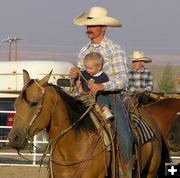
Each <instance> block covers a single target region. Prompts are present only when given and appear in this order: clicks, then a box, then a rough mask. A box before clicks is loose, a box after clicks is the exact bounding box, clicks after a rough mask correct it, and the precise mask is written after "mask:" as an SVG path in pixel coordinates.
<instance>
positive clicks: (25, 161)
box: [0, 111, 180, 166]
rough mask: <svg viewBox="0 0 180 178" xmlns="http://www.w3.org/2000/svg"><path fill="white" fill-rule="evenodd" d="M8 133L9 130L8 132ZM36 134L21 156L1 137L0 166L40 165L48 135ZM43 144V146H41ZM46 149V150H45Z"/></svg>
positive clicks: (178, 159) (175, 160)
mask: <svg viewBox="0 0 180 178" xmlns="http://www.w3.org/2000/svg"><path fill="white" fill-rule="evenodd" d="M2 112H12V111H0V113H2ZM10 128H11V126H0V130H1V129H8V130H9V129H10ZM6 133H7V132H6ZM41 134H42V135H36V136H34V139H33V147H32V145H31V144H28V146H27V147H26V149H25V150H24V151H23V152H22V153H21V156H20V155H18V153H17V151H16V150H15V149H13V148H12V147H11V146H10V145H8V143H9V141H8V139H7V135H6V138H4V139H0V144H2V147H1V148H0V166H2V165H3V166H4V165H11V166H39V165H40V164H41V161H42V160H41V158H42V156H43V154H42V153H39V151H42V150H40V149H39V147H40V148H41V149H45V147H46V145H45V146H43V144H47V143H48V139H47V136H44V137H42V136H43V135H44V133H41ZM40 145H41V146H40ZM43 151H44V150H43ZM171 158H172V160H173V162H175V163H179V162H180V155H178V156H171ZM48 160H49V154H47V156H46V158H45V159H44V160H43V162H42V165H46V164H47V162H48Z"/></svg>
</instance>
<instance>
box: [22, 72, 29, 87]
mask: <svg viewBox="0 0 180 178" xmlns="http://www.w3.org/2000/svg"><path fill="white" fill-rule="evenodd" d="M23 80H24V86H25V85H26V84H27V83H28V82H29V81H30V77H29V73H28V71H26V70H24V69H23Z"/></svg>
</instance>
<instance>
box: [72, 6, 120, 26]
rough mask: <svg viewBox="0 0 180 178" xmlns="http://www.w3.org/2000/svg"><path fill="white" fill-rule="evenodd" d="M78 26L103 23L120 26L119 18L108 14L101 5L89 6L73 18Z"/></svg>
mask: <svg viewBox="0 0 180 178" xmlns="http://www.w3.org/2000/svg"><path fill="white" fill-rule="evenodd" d="M73 22H74V23H75V24H76V25H79V26H84V25H85V26H94V25H105V26H110V27H121V26H122V25H121V23H120V22H119V20H116V19H115V18H113V17H109V16H108V11H107V10H106V9H105V8H103V7H91V9H90V10H89V11H88V12H84V13H82V14H81V15H79V16H78V17H75V18H74V19H73Z"/></svg>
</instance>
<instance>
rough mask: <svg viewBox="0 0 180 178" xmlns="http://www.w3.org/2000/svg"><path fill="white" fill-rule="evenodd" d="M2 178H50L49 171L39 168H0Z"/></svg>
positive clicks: (0, 177)
mask: <svg viewBox="0 0 180 178" xmlns="http://www.w3.org/2000/svg"><path fill="white" fill-rule="evenodd" d="M0 178H48V170H47V169H46V168H41V170H40V169H39V167H27V166H26V167H22V166H0Z"/></svg>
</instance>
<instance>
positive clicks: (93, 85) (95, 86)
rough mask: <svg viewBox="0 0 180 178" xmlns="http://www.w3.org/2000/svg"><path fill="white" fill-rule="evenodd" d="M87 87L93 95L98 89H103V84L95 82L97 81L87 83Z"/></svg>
mask: <svg viewBox="0 0 180 178" xmlns="http://www.w3.org/2000/svg"><path fill="white" fill-rule="evenodd" d="M89 89H90V90H91V92H92V93H93V95H94V96H95V95H96V93H97V92H98V91H104V85H103V84H97V83H89Z"/></svg>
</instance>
